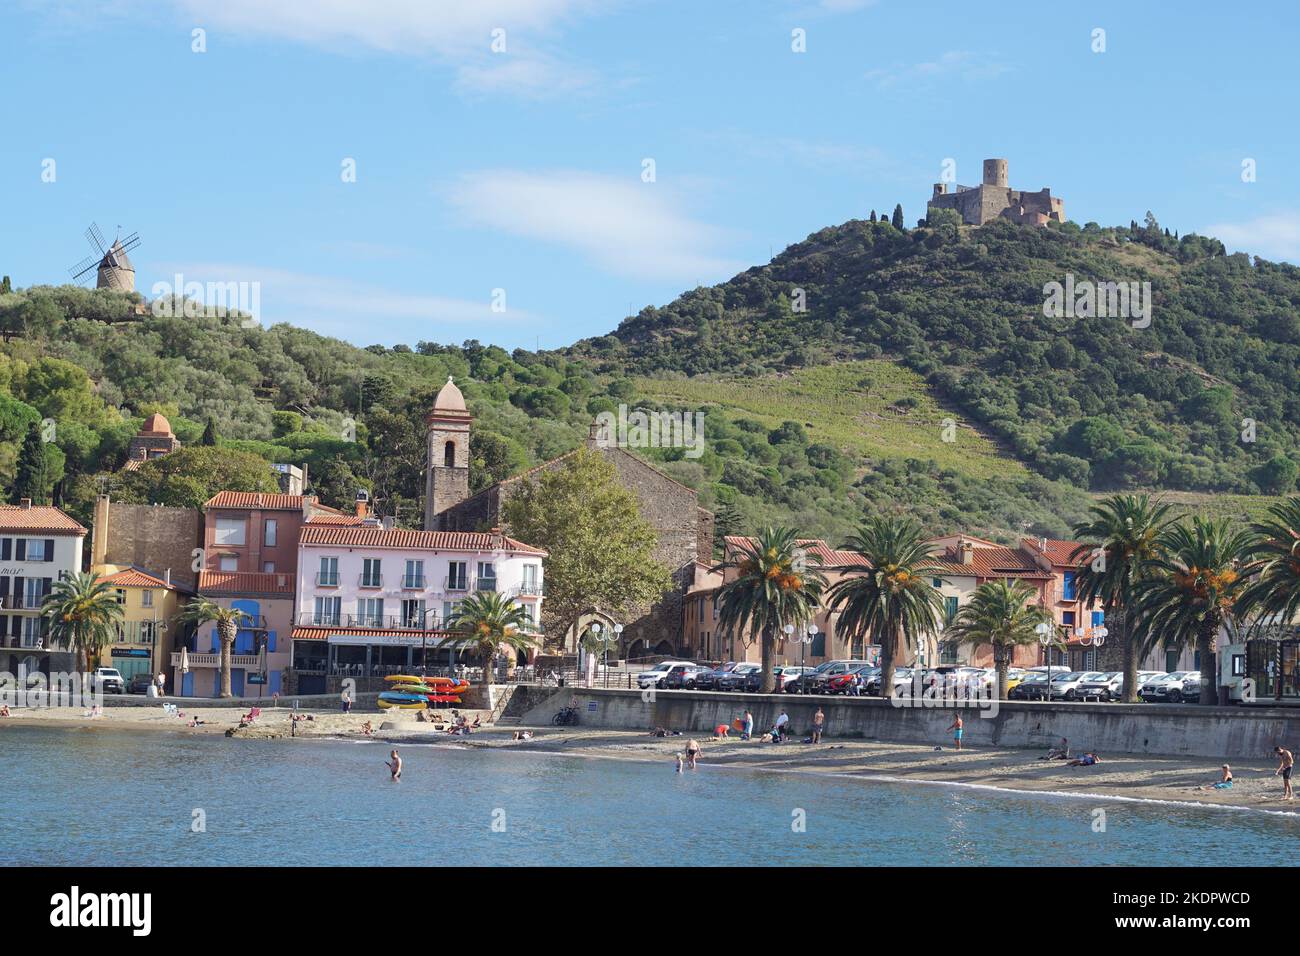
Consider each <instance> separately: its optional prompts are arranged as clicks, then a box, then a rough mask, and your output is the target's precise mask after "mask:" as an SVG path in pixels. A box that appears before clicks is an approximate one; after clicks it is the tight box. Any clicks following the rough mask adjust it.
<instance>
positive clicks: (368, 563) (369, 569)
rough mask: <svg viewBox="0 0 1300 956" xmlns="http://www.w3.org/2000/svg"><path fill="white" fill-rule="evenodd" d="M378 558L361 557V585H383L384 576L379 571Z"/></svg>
mask: <svg viewBox="0 0 1300 956" xmlns="http://www.w3.org/2000/svg"><path fill="white" fill-rule="evenodd" d="M379 569H380V559H379V558H363V559H362V561H361V586H362V587H363V588H379V587H383V586H384V576H383V575H382V574H380V573H379Z"/></svg>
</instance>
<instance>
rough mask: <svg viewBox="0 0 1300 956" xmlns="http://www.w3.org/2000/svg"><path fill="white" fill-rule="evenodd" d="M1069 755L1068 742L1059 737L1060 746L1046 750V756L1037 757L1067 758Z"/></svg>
mask: <svg viewBox="0 0 1300 956" xmlns="http://www.w3.org/2000/svg"><path fill="white" fill-rule="evenodd" d="M1069 756H1070V742H1069V741H1068V740H1066V739H1065V738H1064V737H1062V738H1061V746H1059V747H1053V748H1052V749H1051V750H1049V751H1047V756H1046V757H1039V758H1038V759H1039V760H1067V759H1069Z"/></svg>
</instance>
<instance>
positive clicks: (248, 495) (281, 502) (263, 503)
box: [203, 491, 343, 515]
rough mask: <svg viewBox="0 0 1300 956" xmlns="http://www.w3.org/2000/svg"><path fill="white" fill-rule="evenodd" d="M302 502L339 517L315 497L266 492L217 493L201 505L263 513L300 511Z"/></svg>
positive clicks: (338, 512) (333, 509) (335, 509)
mask: <svg viewBox="0 0 1300 956" xmlns="http://www.w3.org/2000/svg"><path fill="white" fill-rule="evenodd" d="M304 501H307V502H310V503H311V505H312V507H313V508H315V509H316V510H318V511H323V512H325V513H326V514H333V515H341V514H343V512H341V511H339V510H338V509H337V508H330V507H327V506H326V505H323V504H321V503H320V502H319V501H317V500H316V497H315V495H285V494H280V493H279V492H274V493H273V492H267V491H218V492H217V493H216V494H215V495H213V496H212V497H211V498H209V499H208V500H207V501H205V502H204V503H203V507H205V508H260V509H262V510H263V511H301V510H302V504H303V502H304Z"/></svg>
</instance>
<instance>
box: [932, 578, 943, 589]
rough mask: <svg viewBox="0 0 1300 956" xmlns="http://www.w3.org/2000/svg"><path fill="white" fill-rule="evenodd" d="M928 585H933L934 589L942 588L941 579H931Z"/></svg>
mask: <svg viewBox="0 0 1300 956" xmlns="http://www.w3.org/2000/svg"><path fill="white" fill-rule="evenodd" d="M930 583H931V584H933V585H934V586H935V587H936V588H941V587H943V578H931V579H930Z"/></svg>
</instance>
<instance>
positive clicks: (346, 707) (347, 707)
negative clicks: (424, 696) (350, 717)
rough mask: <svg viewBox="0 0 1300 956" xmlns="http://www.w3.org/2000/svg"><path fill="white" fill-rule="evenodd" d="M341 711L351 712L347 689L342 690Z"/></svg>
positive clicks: (350, 699) (349, 696)
mask: <svg viewBox="0 0 1300 956" xmlns="http://www.w3.org/2000/svg"><path fill="white" fill-rule="evenodd" d="M343 713H345V714H350V713H352V695H351V694H349V693H348V692H347V691H344V692H343ZM421 713H423V711H421Z"/></svg>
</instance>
